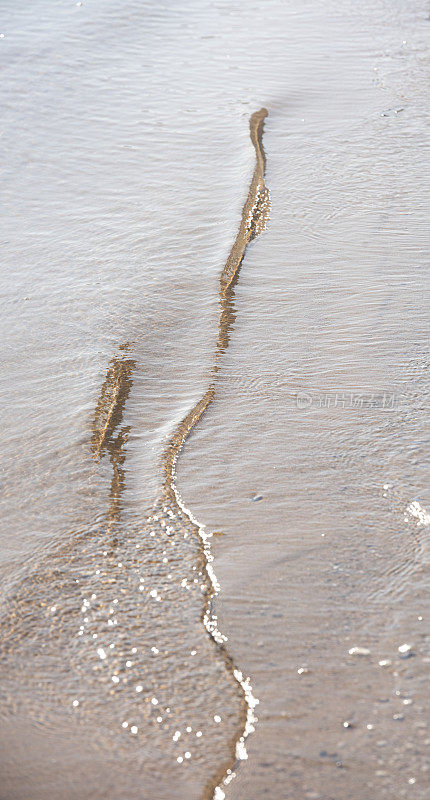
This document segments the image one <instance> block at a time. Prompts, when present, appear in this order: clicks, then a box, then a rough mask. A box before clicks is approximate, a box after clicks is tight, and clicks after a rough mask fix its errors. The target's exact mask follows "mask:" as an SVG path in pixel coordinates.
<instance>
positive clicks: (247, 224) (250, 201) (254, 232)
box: [163, 108, 270, 800]
mask: <svg viewBox="0 0 430 800" xmlns="http://www.w3.org/2000/svg"><path fill="white" fill-rule="evenodd" d="M267 113H268V112H267V110H266V109H265V108H262V109H260V110H259V111H257V112H255V113H254V114H252V116H251V118H250V136H251V141H252V143H253V145H254V148H255V154H256V164H255V169H254V174H253V176H252V180H251V184H250V187H249V191H248V196H247V198H246V201H245V204H244V207H243V210H242V217H241V221H240V225H239V230H238V233H237V236H236V239H235V241H234V243H233V246H232V248H231V250H230V253H229V256H228V258H227V261H226V263H225V266H224V269H223V271H222V273H221V277H220V294H219V303H220V316H219V331H218V341H217V347H216V353H215V362H214V365H213V368H212V380H211V383H210V386H209V388H208V389H207V391H206V392H205V394H204V395H203V397H202V398H201V399H200V400H199V401H198V402H197V403H196V405H195V406H194V407H193V408H192V409H191V411H190V412H189V413H188V414H187V416H186V417H185V418H184V419H183V420H182V421H181V422H180V423H179V425H178V426H177V428H176V430H175V432H174V434H173V436H172V438H171V439H170V441H169V444H168V446H167V448H166V451H165V453H164V458H163V466H164V485H163V501H164V502H165V503H166V505H167V504H168V505H169V506H171V507H172V506H173V507H174V508H175V509H176V510H177V511H181V512H182V513H183V514H185V516H186V517H188V519H189V521H190V523H191V525H192V526H193V527H194V529H195V531H196V532H197V534H198V536H199V537H200V541H201V549H202V566H203V569H204V571H205V574H206V576H207V579H208V581H209V592H208V595H207V602H206V604H205V607H204V610H203V612H202V622H203V624H204V627H205V628H206V631H207V632H208V634H209V636H210V638H211V639H212V641H213V643H214V645H215V646H216V647H217V648H218V650H219V651H220V652H221V653H222V655H223V658H224V661H225V664H226V667H227V669H228V670H229V671H230V672H231V673H232V674H233V675H234V678H235V679H236V681H237V683H238V684H239V685H240V687H241V690H242V693H243V703H244V713H243V717H242V719H241V721H240V731H239V735H238V737H237V739H236V741H235V743H234V748H233V753H232V757H231V761H230V763H229V764H227V765H222V766H221V767H220V768H219V770H218V771H217V773H216V778H215V781H214V780H211V782H210V784H209V785H208V786H207V787H206V791H205V793H204V797H205V798H213V799H214V800H223V798H225V792H224V789H223V788H222V786H226V785H228V784H229V783H230V781H231V780H232V779H233V778H234V777H235V774H236V770H237V767H238V764H239V762H240V761H241V760H244V759H246V758H247V752H246V747H245V740H246V738H247V737H248V736H249V734H250V733H252V732H253V731H254V725H255V722H256V721H257V718H256V716H255V713H254V711H255V707H256V705H257V704H258V700H257V698H255V697H254V695H253V692H252V686H251V683H250V679H249V677H247V678H244V676H243V674H242V672H241V671H240V670H239V669H238V668H237V666H236V665H235V664H234V662H233V659H232V658H231V656H230V655H229V653H228V650H227V648H226V642H227V637H226V636H225V635H224V634H223V633H221V631H220V630H219V628H218V624H217V617H216V614H215V612H214V599H215V598H216V596H217V595H218V594H219V591H220V586H219V583H218V580H217V577H216V575H215V572H214V569H213V567H212V563H213V555H212V552H211V544H210V538H211V535H210V534H207V533H206V531H205V526H204V525H202V524H201V523H200V522H198V521H197V520H196V519H195V518H194V516H193V514H192V512H191V511H190V510H189V509H188V508H186V507H185V505H184V504H183V502H182V499H181V495H180V492H179V491H178V489H177V486H176V464H177V460H178V456H179V454H180V451H181V449H182V447H183V445H184V443H185V441H186V439H187V437H188V435H189V434H190V432H191V431H192V429H193V428H194V427H195V426H196V425H197V423H198V422H199V420H200V419H201V417H202V416H203V414H204V412H205V411H206V409H207V408H208V406H209V405H210V404H211V403H212V401H213V398H214V394H215V381H216V375H217V372H218V370H219V360H220V357H221V355H222V353H223V352H225V350H226V349H227V347H228V343H229V332H230V329H231V326H232V321H233V318H234V317H233V310H232V300H233V290H234V286H235V284H236V282H237V280H238V277H239V271H240V267H241V265H242V261H243V258H244V255H245V251H246V248H247V246H248V244H249V243H250V242H251V241H252V239H254V238H255V237H256V236H258V235H259V234H260V233H261V232H262V231H263V230H264V229H265V227H266V221H267V218H268V214H269V208H270V201H269V192H268V189H267V188H266V185H265V181H264V174H265V166H266V157H265V153H264V149H263V144H262V137H263V128H264V120H265V118H266V116H267ZM166 510H167V508H166Z"/></svg>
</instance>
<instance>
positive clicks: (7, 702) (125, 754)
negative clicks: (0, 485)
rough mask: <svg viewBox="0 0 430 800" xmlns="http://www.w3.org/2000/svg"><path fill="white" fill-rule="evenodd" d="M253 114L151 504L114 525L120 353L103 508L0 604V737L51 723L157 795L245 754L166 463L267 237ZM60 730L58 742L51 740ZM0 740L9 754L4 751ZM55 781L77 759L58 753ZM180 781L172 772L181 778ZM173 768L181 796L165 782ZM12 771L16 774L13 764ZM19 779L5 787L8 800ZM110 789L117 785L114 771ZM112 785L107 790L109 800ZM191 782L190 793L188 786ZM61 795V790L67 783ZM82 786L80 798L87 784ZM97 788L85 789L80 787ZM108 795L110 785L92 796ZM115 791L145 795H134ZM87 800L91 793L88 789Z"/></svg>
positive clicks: (239, 700) (122, 390) (105, 436)
mask: <svg viewBox="0 0 430 800" xmlns="http://www.w3.org/2000/svg"><path fill="white" fill-rule="evenodd" d="M266 115H267V111H266V110H265V109H261V110H260V111H259V112H256V113H255V114H253V115H252V117H251V120H250V135H251V140H252V143H253V145H254V148H255V154H256V166H255V170H254V174H253V177H252V181H251V185H250V188H249V192H248V197H247V199H246V202H245V205H244V208H243V212H242V220H241V224H240V227H239V231H238V234H237V236H236V239H235V241H234V244H233V247H232V249H231V252H230V255H229V257H228V259H227V262H226V265H225V267H224V269H223V271H222V274H221V277H220V297H219V303H220V316H219V332H218V341H217V346H216V354H215V363H214V365H213V370H212V380H211V384H210V387H209V388H208V390H207V391H206V393H205V394H204V396H203V397H202V398H201V400H199V401H198V402H197V404H196V405H195V406H194V408H193V409H191V411H190V412H189V413H188V415H187V416H186V417H185V418H184V420H183V421H182V422H181V423H180V425H179V426H178V428H177V429H176V431H175V433H174V434H173V436H172V438H171V441H170V442H169V444H168V447H167V449H166V451H165V454H164V459H163V466H164V476H165V479H164V484H163V487H162V492H161V497H160V499H159V500H158V501H157V502H156V503H155V505H154V509H153V511H152V513H151V514H150V515H149V516H148V517H147V518H146V519H145V520H143V521H142V524H141V525H138V526H136V525H134V526H129V525H124V524H122V519H121V510H122V505H123V494H124V489H125V469H124V462H125V458H126V443H127V437H128V435H129V433H130V427H129V426H127V425H124V424H123V416H124V410H125V407H126V403H127V399H128V397H129V394H130V391H131V389H132V385H133V374H134V372H135V371H136V370H137V369H138V364H137V362H136V361H135V360H134V359H133V358H130V356H129V352H130V350H131V347H130V345H129V343H125V344H124V345H122V346H121V348H120V353H119V355H117V356H115V357H114V358H113V359H112V360H111V362H110V364H109V367H108V370H107V373H106V378H105V381H104V383H103V386H102V389H101V393H100V397H99V400H98V402H97V406H96V410H95V415H94V420H93V426H92V438H91V451H92V455H93V458H94V460H95V461H96V462H99V461H100V460H101V459H103V458H104V457H109V460H110V463H111V467H112V479H111V488H110V493H109V508H108V511H107V513H106V515H105V518H104V519H102V520H99V521H97V522H96V523H95V524H94V525H93V526H92V527H91V529H89V530H83V531H77V532H73V533H71V535H70V537H69V540H68V541H67V542H61V543H59V544H58V545H57V546H54V547H51V548H49V549H48V548H47V549H46V551H45V552H42V553H40V554H39V555H38V556H37V557H36V558H34V559H32V561H31V562H30V565H29V566H28V567H27V568H26V569H24V570H23V573H22V575H20V576H19V578H17V579H16V580H15V582H14V584H13V586H12V588H11V589H10V592H9V596H8V597H7V598H6V599H5V602H4V604H3V608H2V630H3V637H2V648H1V668H2V692H3V698H2V709H3V714H4V715H5V725H6V729H10V728H13V725H14V719H15V718H17V719H22V720H23V724H25V726H28V727H31V726H32V725H35V724H36V725H37V724H40V725H43V726H48V727H49V728H51V729H52V732H53V735H60V731H61V728H60V729H57V726H58V719H59V718H61V719H62V720H63V722H62V725H63V726H64V731H65V737H66V740H67V739H68V738H69V737H70V738H71V739H72V742H74V746H75V747H76V746H77V745H76V742H77V741H79V738H80V736H81V732H82V734H83V736H84V739H85V738H86V737H89V738H93V737H94V738H93V741H92V745H91V748H92V754H91V756H92V758H93V759H94V758H96V759H97V758H98V759H99V760H100V761H101V763H102V762H103V761H107V763H108V764H110V767H109V768H110V769H113V765H112V763H111V762H110V757H109V756H108V757H107V756H106V754H107V753H109V754H111V753H114V754H115V761H119V762H120V764H121V770H124V769H125V770H127V768H128V769H129V770H130V771H131V773H132V774H137V768H138V765H139V764H140V763H141V762H142V760H144V761H145V762H146V764H145V768H146V770H148V768H149V770H150V772H151V777H152V780H154V781H155V783H156V785H157V789H156V791H157V797H160V798H161V797H164V796H166V797H167V796H169V797H174V796H177V797H181V796H183V794H182V793H183V792H184V791H185V787H187V792H188V796H196V797H198V796H199V797H207V798H212V797H215V798H216V800H220V798H222V797H224V795H225V793H224V789H223V787H225V786H227V785H228V784H229V783H230V782H231V781H232V779H233V778H234V777H235V774H236V771H237V769H238V766H239V763H240V761H241V760H245V759H246V758H247V752H246V745H245V742H246V738H247V737H248V735H249V734H250V733H252V732H253V731H254V725H255V723H256V721H257V718H256V716H255V714H254V709H255V706H256V705H257V704H258V700H257V699H256V698H255V697H254V696H253V693H252V687H251V684H250V681H249V678H246V677H245V676H243V675H242V673H241V672H240V670H239V669H238V668H237V667H236V666H235V664H234V662H233V661H232V659H231V657H230V655H229V654H228V649H227V647H226V642H227V638H226V637H225V635H224V634H223V633H221V631H220V630H219V629H218V624H217V617H216V614H215V611H214V609H213V600H214V598H215V596H216V595H217V594H218V591H219V585H218V581H217V578H216V575H215V572H214V570H213V566H212V562H213V557H212V554H211V547H210V537H211V534H208V533H206V532H205V529H204V526H202V525H200V523H198V522H197V521H196V520H195V519H194V517H193V516H192V514H191V512H190V511H188V510H187V509H186V508H185V507H184V505H183V504H182V501H181V499H180V495H179V493H178V490H177V488H176V484H175V464H176V460H177V458H178V455H179V452H180V450H181V448H182V445H183V443H184V441H185V439H186V437H187V436H188V434H189V432H190V431H191V430H192V428H193V427H194V426H195V425H196V424H197V422H198V421H199V419H200V418H201V416H202V414H203V413H204V411H205V410H206V408H207V407H208V406H209V404H210V403H211V401H212V399H213V397H214V392H215V385H216V375H217V372H218V370H219V368H220V359H221V357H222V355H223V353H224V352H225V350H226V348H227V347H228V343H229V336H230V331H231V327H232V322H233V320H234V315H233V311H232V297H233V287H234V284H235V283H236V281H237V279H238V276H239V270H240V267H241V264H242V261H243V258H244V255H245V250H246V247H247V245H248V244H249V242H251V241H252V240H253V239H254V238H255V237H256V236H258V235H259V234H260V233H261V232H262V231H263V230H264V229H265V225H266V221H267V218H268V213H269V194H268V190H267V188H266V187H265V183H264V169H265V155H264V151H263V146H262V134H263V125H264V120H265V117H266ZM63 735H64V734H63ZM4 746H5V747H7V745H6V742H4ZM60 758H61V763H60V774H63V780H66V779H67V774H68V770H70V769H71V768H72V761H73V756H71V755H70V754H66V752H64V753H63V754H62V755H61V756H60ZM187 762H190V765H189V766H188V770H189V772H191V776H192V777H191V779H189V778H188V776H187V775H186V776H185V777H183V771H184V768H186V767H187ZM175 768H176V769H177V770H178V776H177V780H176V786H177V788H176V789H175V788H172V787H171V786H170V787H169V789H167V786H166V782H165V778H164V777H163V773H164V772H165V770H166V769H167V771H172V770H173V769H175ZM33 770H34V767H33V768H32V771H30V772H29V777H28V780H30V781H31V783H32V785H33V786H34V788H33V789H32V790H31V791H33V793H34V797H36V796H39V793H40V796H42V794H44V796H45V797H51V796H54V795H53V787H52V786H49V785H48V786H47V785H46V784H44V783H43V781H42V779H41V777H40V774H39V773H38V770H37V768H36V770H35V772H33ZM17 771H18V767H17ZM20 781H22V783H23V786H25V787H27V788H26V789H25V791H29V789H28V784H27V783H26V778H25V777H23V776H19V775H18V774H17V775H16V777H15V782H14V781H13V779H12V781H11V785H12V786H15V789H14V793H15V794H14V796H16V797H18V796H21V795H20V794H19V789H17V788H16V787H17V786H19V783H20ZM109 781H113V786H116V784H115V780H114V778H113V777H112V776H110V777H109ZM121 786H122V784H121V782H120V783H118V789H116V788H115V789H113V791H115V792H116V791H119V790H120V788H121ZM195 787H197V788H195ZM62 791H63V795H62V796H64V797H69V796H70V797H72V796H73V788H72V785H67V784H66V785H65V786H64V789H63V790H62ZM83 791H84V792H85V789H84V790H83ZM93 791H94V789H93V788H91V792H93ZM103 791H104V792H107V793H108V796H110V794H109V791H110V789H109V785H108V786H104V787H103ZM127 791H128V792H129V793H130V792H132V794H129V795H128V796H136V797H141V790H140V788H138V787H137V788H136V787H135V788H134V789H131V788H130V787H127ZM89 796H91V795H89Z"/></svg>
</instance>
